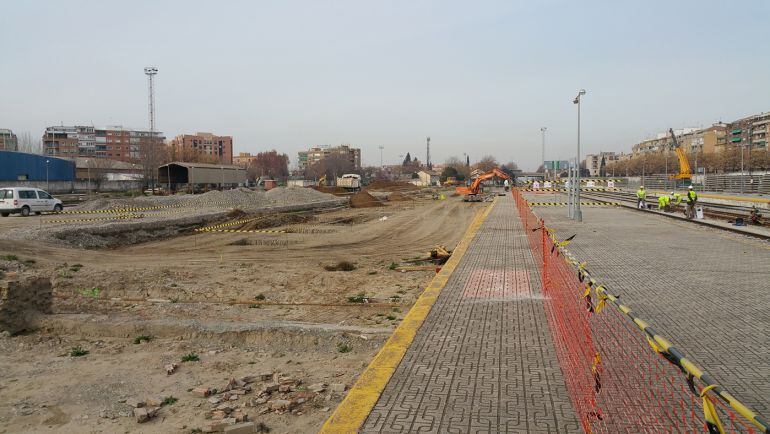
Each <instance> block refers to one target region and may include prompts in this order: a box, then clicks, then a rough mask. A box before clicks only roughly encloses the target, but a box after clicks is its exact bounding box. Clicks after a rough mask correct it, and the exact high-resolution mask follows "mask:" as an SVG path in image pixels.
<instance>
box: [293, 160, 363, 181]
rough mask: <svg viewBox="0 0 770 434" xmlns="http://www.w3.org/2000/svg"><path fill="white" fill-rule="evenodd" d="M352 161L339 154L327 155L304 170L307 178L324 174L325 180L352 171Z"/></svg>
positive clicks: (353, 169) (353, 170)
mask: <svg viewBox="0 0 770 434" xmlns="http://www.w3.org/2000/svg"><path fill="white" fill-rule="evenodd" d="M354 172H355V167H354V166H353V163H351V162H350V160H348V159H347V158H345V157H343V156H341V155H335V154H332V155H329V156H328V157H326V158H324V159H323V160H321V161H318V162H317V163H315V164H312V165H311V166H309V167H308V168H307V169H306V170H305V177H306V178H308V179H319V178H321V177H322V176H324V175H326V179H327V180H332V179H336V178H337V177H339V176H342V175H343V174H345V173H354Z"/></svg>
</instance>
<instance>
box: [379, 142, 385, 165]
mask: <svg viewBox="0 0 770 434" xmlns="http://www.w3.org/2000/svg"><path fill="white" fill-rule="evenodd" d="M383 149H385V147H384V146H382V145H380V168H382V167H383V166H382V150H383Z"/></svg>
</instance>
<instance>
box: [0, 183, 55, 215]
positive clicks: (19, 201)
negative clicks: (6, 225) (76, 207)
mask: <svg viewBox="0 0 770 434" xmlns="http://www.w3.org/2000/svg"><path fill="white" fill-rule="evenodd" d="M63 209H64V205H62V202H61V201H60V200H59V199H56V198H54V197H53V196H51V195H50V194H48V193H47V192H45V191H43V190H41V189H39V188H29V187H6V188H0V215H1V216H3V217H8V216H9V215H11V214H21V215H22V216H24V217H27V216H28V215H29V214H30V213H33V212H34V213H35V214H38V215H40V213H41V212H50V211H54V212H61V210H63Z"/></svg>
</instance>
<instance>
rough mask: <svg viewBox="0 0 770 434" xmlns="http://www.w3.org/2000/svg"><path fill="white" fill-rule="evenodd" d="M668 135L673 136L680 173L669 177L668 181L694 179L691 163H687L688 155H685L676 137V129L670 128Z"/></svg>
mask: <svg viewBox="0 0 770 434" xmlns="http://www.w3.org/2000/svg"><path fill="white" fill-rule="evenodd" d="M668 133H669V134H671V140H673V143H674V145H673V146H674V152H676V156H677V158H679V173H677V174H672V175H670V176H669V177H668V179H688V180H690V179H692V170H691V169H690V162H689V161H687V155H685V154H684V150H683V149H682V146H681V145H680V144H679V141H678V140H676V135H675V134H674V129H673V128H669V129H668Z"/></svg>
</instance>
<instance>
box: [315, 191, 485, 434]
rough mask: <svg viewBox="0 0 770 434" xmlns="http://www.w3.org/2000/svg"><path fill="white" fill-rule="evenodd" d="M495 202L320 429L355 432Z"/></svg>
mask: <svg viewBox="0 0 770 434" xmlns="http://www.w3.org/2000/svg"><path fill="white" fill-rule="evenodd" d="M496 201H497V200H495V202H496ZM495 202H492V204H491V205H489V206H488V207H486V208H485V209H483V210H479V212H478V213H477V214H476V217H475V218H474V219H473V222H471V224H470V226H468V230H466V231H465V235H463V238H462V240H460V243H459V244H458V245H457V248H455V250H454V252H452V256H451V257H450V258H449V260H448V261H447V263H446V264H444V266H443V267H442V268H441V271H439V273H438V274H436V276H435V277H433V280H431V281H430V283H429V284H428V286H427V288H425V290H424V291H423V292H422V294H421V295H420V297H419V298H418V299H417V301H416V302H415V303H414V306H412V308H411V309H409V312H408V313H407V314H406V316H405V317H404V319H403V320H402V321H401V324H399V325H398V327H397V328H396V330H395V331H394V332H393V334H392V335H391V336H390V338H389V339H388V341H387V342H385V345H384V346H383V347H382V348H381V349H380V351H379V352H378V353H377V355H376V356H374V359H373V360H372V362H371V363H369V366H367V368H366V369H365V370H364V372H363V373H362V374H361V375H360V376H359V377H358V380H356V384H354V385H353V388H351V389H350V391H349V392H348V394H347V396H346V397H345V399H344V400H342V402H341V403H340V405H339V406H338V407H337V409H336V410H335V411H334V413H332V415H331V416H330V417H329V419H328V420H327V421H326V423H324V425H323V427H321V431H319V433H322V434H332V433H334V434H338V433H351V434H352V433H356V432H358V430H359V428H361V425H363V424H364V421H366V418H367V417H368V416H369V413H370V412H371V411H372V408H374V405H375V404H376V403H377V400H378V399H380V394H381V393H382V391H383V390H384V389H385V386H386V385H387V384H388V381H390V377H391V376H392V375H393V372H395V370H396V368H397V367H398V364H399V363H401V359H402V358H403V357H404V354H406V350H407V349H409V346H410V345H411V344H412V341H413V340H414V337H415V335H416V334H417V330H418V329H419V328H420V326H422V323H423V322H424V321H425V318H426V317H427V316H428V313H429V312H430V310H431V308H432V307H433V304H434V303H435V302H436V299H437V298H438V296H439V293H441V290H442V289H443V288H444V286H445V285H446V283H447V281H449V277H450V276H451V275H452V272H454V269H455V268H456V267H457V265H458V264H459V263H460V260H461V259H462V257H463V255H465V252H466V251H467V250H468V246H469V245H470V243H471V240H473V237H474V236H475V235H476V233H477V232H478V230H479V228H480V227H481V225H482V224H483V223H484V220H486V218H487V216H488V215H489V213H490V212H491V211H492V207H494V204H495Z"/></svg>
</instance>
